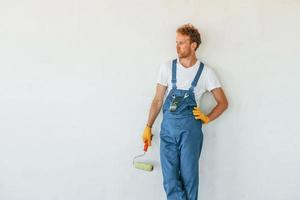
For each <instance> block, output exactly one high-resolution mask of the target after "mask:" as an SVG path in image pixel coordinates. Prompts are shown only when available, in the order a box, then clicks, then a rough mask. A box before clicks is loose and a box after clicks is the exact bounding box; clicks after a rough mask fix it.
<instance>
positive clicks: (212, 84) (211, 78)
mask: <svg viewBox="0 0 300 200" xmlns="http://www.w3.org/2000/svg"><path fill="white" fill-rule="evenodd" d="M206 68H207V73H206V77H205V86H206V90H208V91H212V90H213V89H215V88H219V87H222V86H221V83H220V81H219V79H218V76H217V75H216V73H215V72H214V70H213V69H211V68H210V67H206Z"/></svg>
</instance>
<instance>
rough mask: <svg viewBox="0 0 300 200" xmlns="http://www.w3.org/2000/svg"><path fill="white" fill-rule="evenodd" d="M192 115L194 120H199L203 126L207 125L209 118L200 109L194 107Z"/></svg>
mask: <svg viewBox="0 0 300 200" xmlns="http://www.w3.org/2000/svg"><path fill="white" fill-rule="evenodd" d="M193 115H194V116H195V119H200V120H201V121H202V122H203V123H204V124H207V123H208V122H209V121H210V120H209V118H208V117H207V116H206V115H205V114H204V113H203V112H202V111H201V110H200V107H194V110H193Z"/></svg>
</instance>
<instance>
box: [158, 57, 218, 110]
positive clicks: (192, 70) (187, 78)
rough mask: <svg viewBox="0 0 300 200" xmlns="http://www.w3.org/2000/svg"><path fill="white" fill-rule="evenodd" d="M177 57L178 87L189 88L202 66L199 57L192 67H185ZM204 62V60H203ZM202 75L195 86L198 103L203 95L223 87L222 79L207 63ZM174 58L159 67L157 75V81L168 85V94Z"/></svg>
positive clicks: (170, 86)
mask: <svg viewBox="0 0 300 200" xmlns="http://www.w3.org/2000/svg"><path fill="white" fill-rule="evenodd" d="M178 60H179V59H177V72H176V86H177V89H183V90H188V89H189V88H190V87H191V84H192V81H193V80H194V78H195V76H196V73H197V71H198V68H199V66H200V61H199V59H197V62H196V63H195V64H194V65H193V66H192V67H188V68H186V67H184V66H182V65H181V64H180V62H179V61H178ZM202 63H203V62H202ZM203 64H204V68H203V71H202V73H201V76H200V78H199V80H198V83H197V85H196V87H195V88H194V93H195V98H196V99H195V100H196V102H197V105H199V103H200V99H201V97H202V95H203V94H204V93H205V92H207V91H209V92H210V91H211V90H213V89H215V88H219V87H221V84H220V81H219V79H218V77H217V75H216V74H215V72H214V71H213V70H212V69H211V68H210V67H208V66H207V65H206V64H205V63H203ZM171 80H172V60H170V61H168V62H166V63H164V64H162V65H161V66H160V68H159V73H158V77H157V83H159V84H161V85H164V86H167V87H168V91H167V94H166V95H168V93H169V92H170V90H171V89H172V82H171Z"/></svg>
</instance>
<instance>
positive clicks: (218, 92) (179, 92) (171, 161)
mask: <svg viewBox="0 0 300 200" xmlns="http://www.w3.org/2000/svg"><path fill="white" fill-rule="evenodd" d="M200 44H201V37H200V33H199V32H198V30H197V29H196V28H195V27H194V26H193V25H191V24H185V25H183V26H181V27H179V28H178V29H177V31H176V49H177V55H178V56H177V59H174V60H172V61H169V62H167V63H165V64H163V65H162V66H161V67H160V70H159V75H158V80H157V87H156V94H155V96H154V99H153V101H152V104H151V108H150V112H149V117H148V122H147V125H146V127H145V130H144V132H143V142H144V143H145V144H146V145H148V146H151V140H152V133H151V127H152V125H153V123H154V121H155V119H156V117H157V115H158V114H159V112H160V109H161V108H162V107H163V120H162V124H161V132H160V159H161V166H162V174H163V185H164V189H165V192H166V195H167V199H168V200H197V199H198V185H199V158H200V154H201V149H202V143H203V133H202V130H201V129H202V124H207V123H209V122H210V121H212V120H214V119H216V118H217V117H218V116H219V115H221V114H222V113H223V112H224V110H226V108H227V107H228V103H227V99H226V96H225V94H224V92H223V90H222V88H221V84H220V82H219V80H218V78H217V76H216V75H215V73H214V71H213V70H212V69H211V68H209V67H207V66H206V65H204V64H203V63H202V62H201V61H199V60H198V59H197V57H196V54H195V52H196V50H197V48H198V47H199V45H200ZM166 91H167V97H166V99H165V101H164V96H165V92H166ZM206 91H209V92H211V93H212V94H213V96H214V98H215V100H216V102H217V105H216V106H215V107H214V108H213V109H212V111H211V112H210V113H209V114H208V115H205V114H204V113H203V112H202V111H201V109H200V107H199V101H200V98H201V96H202V95H203V94H204V93H205V92H206Z"/></svg>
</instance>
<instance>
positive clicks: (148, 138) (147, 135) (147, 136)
mask: <svg viewBox="0 0 300 200" xmlns="http://www.w3.org/2000/svg"><path fill="white" fill-rule="evenodd" d="M152 137H153V135H152V133H151V128H150V127H149V126H148V125H146V127H145V129H144V132H143V142H144V143H145V145H147V146H149V147H150V146H151V140H152Z"/></svg>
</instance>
